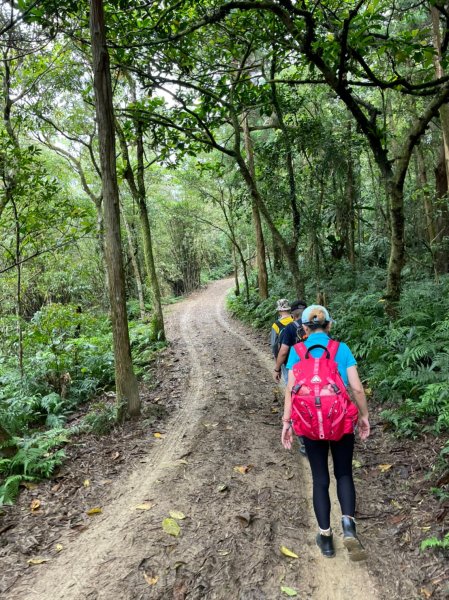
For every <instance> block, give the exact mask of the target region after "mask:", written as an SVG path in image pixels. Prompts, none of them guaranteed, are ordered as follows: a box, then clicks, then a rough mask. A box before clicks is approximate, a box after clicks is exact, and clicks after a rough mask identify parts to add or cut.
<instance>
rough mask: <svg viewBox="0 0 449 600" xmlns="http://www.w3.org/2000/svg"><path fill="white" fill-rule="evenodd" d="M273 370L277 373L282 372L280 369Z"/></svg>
mask: <svg viewBox="0 0 449 600" xmlns="http://www.w3.org/2000/svg"><path fill="white" fill-rule="evenodd" d="M273 371H274V372H275V373H280V372H281V370H280V369H273Z"/></svg>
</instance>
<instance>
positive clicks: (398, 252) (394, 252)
mask: <svg viewBox="0 0 449 600" xmlns="http://www.w3.org/2000/svg"><path fill="white" fill-rule="evenodd" d="M387 189H388V192H389V197H390V201H391V248H390V258H389V261H388V275H387V290H386V294H385V299H386V300H387V306H386V310H387V312H388V314H389V315H390V316H393V317H394V316H396V306H395V305H396V303H397V302H398V301H399V298H400V295H401V273H402V268H403V266H404V262H405V246H404V228H405V221H404V192H403V189H402V186H398V185H395V184H394V182H393V181H391V180H390V181H388V182H387Z"/></svg>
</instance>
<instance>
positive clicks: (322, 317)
mask: <svg viewBox="0 0 449 600" xmlns="http://www.w3.org/2000/svg"><path fill="white" fill-rule="evenodd" d="M301 322H302V323H303V324H304V325H308V324H309V323H314V324H316V325H325V324H326V323H334V322H335V321H334V320H333V319H332V317H331V316H330V314H329V311H328V310H327V308H325V307H324V306H321V304H311V305H310V306H308V307H307V308H305V309H304V312H303V313H302V315H301Z"/></svg>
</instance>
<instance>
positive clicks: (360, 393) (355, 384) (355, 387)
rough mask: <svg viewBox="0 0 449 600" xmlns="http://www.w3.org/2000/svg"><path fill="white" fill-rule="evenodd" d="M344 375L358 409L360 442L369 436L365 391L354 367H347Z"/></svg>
mask: <svg viewBox="0 0 449 600" xmlns="http://www.w3.org/2000/svg"><path fill="white" fill-rule="evenodd" d="M346 373H347V376H348V383H349V387H350V389H351V391H352V393H353V396H354V400H355V403H356V404H357V408H358V409H359V436H360V439H361V440H366V438H367V437H368V436H369V434H370V424H369V419H368V403H367V401H366V396H365V391H364V389H363V385H362V382H361V381H360V377H359V373H358V371H357V367H356V366H355V365H353V366H351V367H348V368H347V370H346Z"/></svg>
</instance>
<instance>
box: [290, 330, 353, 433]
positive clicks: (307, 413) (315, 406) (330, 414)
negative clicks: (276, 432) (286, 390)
mask: <svg viewBox="0 0 449 600" xmlns="http://www.w3.org/2000/svg"><path fill="white" fill-rule="evenodd" d="M339 345H340V344H339V343H338V342H336V341H335V340H330V341H329V342H328V344H327V347H325V346H322V345H321V344H318V345H315V346H311V347H310V348H307V346H306V345H305V344H304V343H301V344H295V346H293V347H294V349H295V350H296V352H297V354H298V356H299V358H300V359H301V360H300V361H299V362H298V363H296V364H295V365H294V366H293V374H294V376H295V384H294V386H293V388H292V413H291V417H292V423H293V430H294V432H295V433H296V434H297V435H303V436H305V437H307V438H310V439H312V440H334V441H335V440H339V439H341V438H342V437H343V435H344V434H345V433H353V431H354V427H355V424H356V422H357V414H358V411H357V407H356V406H355V405H354V404H352V402H351V399H350V397H349V394H348V392H347V390H346V386H345V384H344V382H343V379H342V378H341V375H340V373H339V372H338V365H337V363H336V362H335V355H336V354H337V351H338V347H339ZM313 348H323V349H324V352H323V354H322V356H321V357H320V358H313V356H311V354H310V351H311V350H312V349H313Z"/></svg>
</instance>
